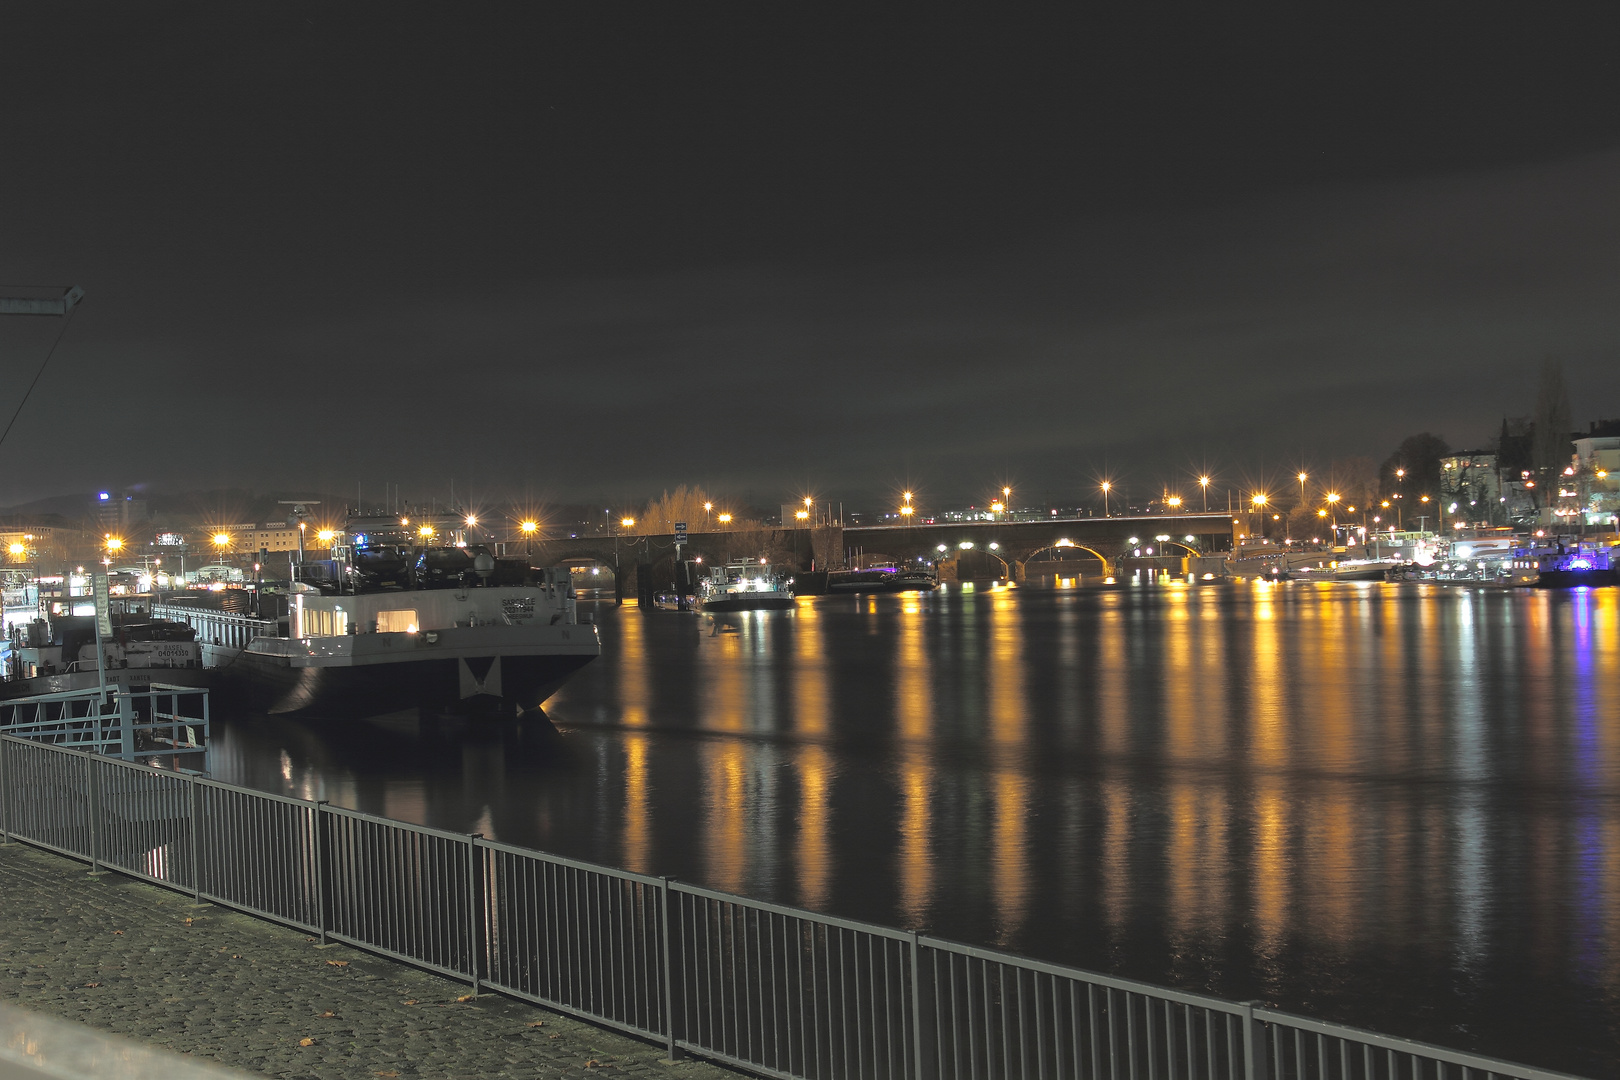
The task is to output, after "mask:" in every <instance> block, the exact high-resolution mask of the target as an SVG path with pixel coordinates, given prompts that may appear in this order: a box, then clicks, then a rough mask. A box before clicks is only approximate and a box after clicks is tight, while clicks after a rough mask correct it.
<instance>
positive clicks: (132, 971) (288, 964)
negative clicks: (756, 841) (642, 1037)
mask: <svg viewBox="0 0 1620 1080" xmlns="http://www.w3.org/2000/svg"><path fill="white" fill-rule="evenodd" d="M88 869H89V868H88V866H87V865H86V864H84V863H81V862H77V861H74V860H71V859H66V858H62V857H59V856H56V855H53V854H50V853H48V852H42V851H39V850H37V849H35V848H30V847H27V846H25V845H22V844H15V843H14V844H10V845H0V905H4V909H3V914H0V1001H4V1002H8V1003H10V1004H13V1005H17V1006H19V1007H21V1008H25V1009H31V1010H34V1011H35V1012H39V1013H45V1014H48V1015H52V1016H56V1017H60V1018H63V1019H67V1020H76V1021H80V1022H82V1023H85V1024H88V1025H90V1026H91V1027H94V1028H98V1029H101V1030H103V1031H111V1032H116V1033H118V1034H121V1035H125V1036H128V1037H132V1038H136V1039H139V1040H142V1041H145V1042H148V1043H155V1044H159V1045H162V1046H166V1047H168V1048H169V1049H171V1050H175V1051H178V1052H180V1053H184V1054H194V1055H197V1056H199V1057H207V1058H212V1059H214V1060H216V1061H218V1062H219V1063H220V1064H223V1065H228V1066H232V1067H234V1068H238V1069H244V1070H248V1071H251V1072H255V1073H260V1074H264V1075H268V1076H281V1077H323V1078H324V1077H345V1078H347V1077H361V1078H365V1077H377V1076H380V1077H406V1078H413V1077H596V1078H611V1077H620V1076H622V1077H660V1078H665V1080H721V1078H725V1080H738V1078H739V1077H741V1076H743V1074H741V1073H737V1072H733V1071H731V1070H729V1069H726V1068H723V1067H721V1066H718V1065H714V1064H711V1063H709V1062H700V1061H680V1062H676V1063H673V1064H671V1063H667V1062H665V1061H663V1060H662V1051H660V1050H659V1049H657V1048H655V1047H652V1046H650V1045H648V1044H646V1043H641V1042H637V1041H635V1040H633V1039H630V1038H628V1037H625V1036H621V1035H617V1034H614V1033H612V1032H608V1031H604V1030H603V1029H601V1028H597V1027H594V1026H592V1025H590V1024H586V1023H583V1022H581V1021H578V1020H572V1019H569V1018H566V1017H562V1016H558V1015H556V1014H554V1013H549V1012H546V1011H544V1010H542V1009H538V1008H535V1007H533V1006H531V1005H526V1004H523V1003H521V1002H517V1001H513V1000H511V999H508V998H504V997H501V996H499V995H482V996H479V997H477V998H472V999H467V998H466V997H465V995H466V994H467V991H468V986H467V985H466V984H465V983H456V982H452V981H450V980H448V979H444V978H440V977H439V976H436V975H431V974H428V973H426V972H421V971H417V970H416V969H414V968H410V967H407V966H405V965H404V964H399V963H395V962H393V961H391V960H385V959H382V958H380V957H376V956H373V955H371V954H369V953H364V952H360V951H358V950H356V949H351V948H349V947H347V946H343V945H333V946H326V947H322V946H319V945H316V944H315V939H313V938H311V937H309V936H307V935H305V934H303V933H301V932H299V931H296V930H289V929H287V928H285V927H282V926H278V925H276V924H274V923H270V922H265V921H263V920H260V919H256V918H253V917H251V916H247V915H242V914H240V913H238V912H234V911H230V910H228V909H226V908H221V907H214V906H203V907H201V908H197V907H193V906H192V904H191V898H190V897H188V896H183V895H181V894H179V893H174V892H170V891H169V890H167V889H160V888H158V887H156V886H154V885H148V884H146V883H144V882H140V881H136V880H134V879H131V878H127V877H123V876H121V875H118V874H106V875H103V876H99V877H91V876H90V875H89V873H88Z"/></svg>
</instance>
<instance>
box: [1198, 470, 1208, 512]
mask: <svg viewBox="0 0 1620 1080" xmlns="http://www.w3.org/2000/svg"><path fill="white" fill-rule="evenodd" d="M1198 486H1199V487H1201V488H1203V489H1204V510H1205V512H1206V513H1207V512H1208V511H1209V477H1208V476H1200V477H1199V478H1198Z"/></svg>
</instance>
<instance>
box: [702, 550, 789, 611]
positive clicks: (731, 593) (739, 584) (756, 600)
mask: <svg viewBox="0 0 1620 1080" xmlns="http://www.w3.org/2000/svg"><path fill="white" fill-rule="evenodd" d="M698 605H699V606H700V607H701V608H702V609H703V610H704V611H780V610H783V609H785V608H790V607H792V606H793V579H792V578H791V577H788V576H787V575H785V574H783V573H780V572H779V571H776V570H774V569H773V568H772V567H771V565H770V564H769V563H767V562H766V561H765V560H764V559H761V560H759V562H757V563H745V562H744V563H729V564H727V565H725V566H714V567H710V568H709V576H708V577H706V578H704V579H703V580H702V581H701V582H699V583H698Z"/></svg>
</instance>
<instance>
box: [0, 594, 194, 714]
mask: <svg viewBox="0 0 1620 1080" xmlns="http://www.w3.org/2000/svg"><path fill="white" fill-rule="evenodd" d="M112 629H113V633H112V637H111V638H110V639H108V640H107V641H105V642H103V643H102V646H101V648H102V652H103V653H104V654H105V655H106V657H107V677H106V683H107V685H108V686H116V687H119V688H121V689H124V690H145V689H147V688H148V687H150V686H151V685H152V684H153V683H154V682H157V683H165V684H167V685H170V686H203V685H205V681H204V680H205V675H204V672H203V670H202V666H203V665H202V650H201V647H200V646H199V645H198V644H197V634H196V631H194V630H192V628H191V627H189V626H187V625H186V624H185V623H183V622H178V621H174V620H170V619H160V618H151V617H149V616H147V615H144V614H141V613H133V612H132V613H128V614H118V615H115V616H114V617H113V622H112ZM101 682H102V678H101V672H100V671H99V670H98V668H97V663H96V617H95V616H94V615H57V616H54V617H51V618H38V619H35V620H33V621H32V622H29V623H26V624H23V625H20V626H18V627H17V628H16V631H15V632H14V634H13V636H12V639H11V649H10V663H9V664H8V665H7V667H6V671H5V673H4V678H3V679H0V700H6V699H10V698H17V697H32V696H34V695H37V694H59V693H65V692H68V691H72V690H94V689H95V688H96V687H97V686H99V685H101Z"/></svg>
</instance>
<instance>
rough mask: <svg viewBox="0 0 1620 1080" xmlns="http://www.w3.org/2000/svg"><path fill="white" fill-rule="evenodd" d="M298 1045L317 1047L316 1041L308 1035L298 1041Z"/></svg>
mask: <svg viewBox="0 0 1620 1080" xmlns="http://www.w3.org/2000/svg"><path fill="white" fill-rule="evenodd" d="M298 1045H299V1046H314V1045H315V1040H314V1039H312V1038H310V1037H309V1036H308V1035H305V1036H304V1037H303V1038H302V1039H299V1040H298Z"/></svg>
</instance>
